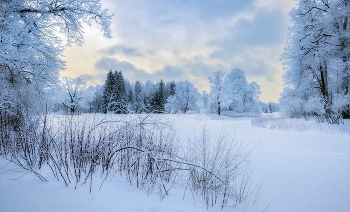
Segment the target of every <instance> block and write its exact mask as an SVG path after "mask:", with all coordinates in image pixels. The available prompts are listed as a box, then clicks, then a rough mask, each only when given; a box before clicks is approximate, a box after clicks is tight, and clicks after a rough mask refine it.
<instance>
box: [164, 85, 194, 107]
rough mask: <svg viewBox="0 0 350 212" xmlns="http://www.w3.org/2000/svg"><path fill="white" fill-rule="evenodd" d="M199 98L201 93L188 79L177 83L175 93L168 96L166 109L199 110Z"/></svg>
mask: <svg viewBox="0 0 350 212" xmlns="http://www.w3.org/2000/svg"><path fill="white" fill-rule="evenodd" d="M199 98H200V94H199V92H198V90H197V88H195V87H194V86H193V84H192V83H190V82H188V81H187V80H186V81H184V82H183V81H180V82H178V83H176V88H175V94H174V95H171V96H169V97H168V100H167V103H166V105H165V110H166V111H167V112H170V113H177V112H182V113H186V112H188V111H195V112H199V107H198V105H197V101H198V100H199Z"/></svg>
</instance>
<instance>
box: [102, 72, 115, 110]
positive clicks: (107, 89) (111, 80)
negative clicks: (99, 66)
mask: <svg viewBox="0 0 350 212" xmlns="http://www.w3.org/2000/svg"><path fill="white" fill-rule="evenodd" d="M114 84H115V77H114V74H113V72H112V70H110V71H109V73H108V74H107V79H106V82H105V85H104V91H103V96H102V99H103V100H102V101H103V103H102V112H103V113H107V112H108V111H111V109H112V108H111V103H112V102H113V91H114V86H115V85H114Z"/></svg>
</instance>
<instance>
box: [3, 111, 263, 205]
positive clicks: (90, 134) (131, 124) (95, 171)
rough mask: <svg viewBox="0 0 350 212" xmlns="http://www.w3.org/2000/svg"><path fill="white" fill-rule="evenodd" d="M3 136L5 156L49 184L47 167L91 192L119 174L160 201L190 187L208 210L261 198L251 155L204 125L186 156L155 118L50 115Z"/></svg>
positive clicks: (166, 126) (167, 126)
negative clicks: (97, 180)
mask: <svg viewBox="0 0 350 212" xmlns="http://www.w3.org/2000/svg"><path fill="white" fill-rule="evenodd" d="M0 131H1V134H0V139H1V140H0V155H1V156H2V157H3V158H5V159H7V160H9V161H11V162H13V163H15V164H16V165H18V166H20V167H22V168H23V169H25V170H27V171H29V172H32V173H34V174H35V175H36V176H37V177H38V178H39V179H41V180H42V181H46V176H44V175H42V174H41V170H42V169H43V168H44V167H45V168H49V169H50V170H51V172H52V174H53V176H54V177H55V178H56V179H57V180H59V181H60V180H62V181H63V182H64V183H65V184H66V185H67V186H68V185H69V184H74V185H75V188H77V186H78V185H83V184H89V186H90V191H91V190H92V185H93V176H100V177H102V178H103V179H104V180H106V179H109V178H111V177H114V176H115V175H116V174H118V175H124V176H125V177H126V179H127V180H128V181H129V182H130V183H131V184H135V185H136V186H138V187H142V188H144V189H145V191H146V192H147V193H150V192H153V191H157V192H158V193H159V194H160V196H161V198H164V196H165V195H168V194H169V193H168V192H169V189H170V188H172V186H173V185H174V184H175V183H183V184H185V185H188V186H190V188H191V190H192V192H193V193H196V194H197V195H200V196H201V197H202V198H203V200H204V201H205V202H206V204H207V206H208V207H209V206H213V205H214V204H217V203H218V204H220V205H221V207H226V206H236V205H237V204H238V203H242V202H249V201H253V199H254V198H253V193H254V191H256V188H255V189H251V188H250V184H251V173H250V172H249V171H247V170H245V166H244V163H245V161H246V157H247V156H248V155H249V152H247V153H245V152H244V151H245V148H244V146H243V144H242V143H236V142H232V140H229V139H228V138H227V135H226V134H225V133H221V134H219V135H218V137H215V139H214V141H215V142H214V141H212V140H211V136H210V131H209V130H207V129H206V128H203V130H202V131H201V133H200V135H199V136H198V137H195V138H194V140H192V141H191V142H190V145H189V148H188V150H185V152H179V148H178V147H177V146H176V142H175V139H174V138H175V131H174V130H172V127H171V124H170V123H164V122H160V121H159V120H158V119H157V118H154V117H151V116H149V115H128V116H127V115H123V116H121V115H107V116H105V117H104V119H102V120H98V119H97V118H96V117H95V118H94V120H88V118H87V117H85V116H79V115H76V116H73V115H70V116H52V115H44V116H42V117H39V119H38V120H35V121H33V120H31V119H28V120H26V122H25V124H24V125H23V126H21V128H20V130H16V131H15V130H11V129H9V128H8V129H7V128H2V129H1V130H0ZM213 142H214V143H213ZM100 186H102V185H100ZM256 192H258V191H256ZM255 195H257V193H256V194H255ZM248 200H249V201H248ZM254 201H256V198H255V199H254Z"/></svg>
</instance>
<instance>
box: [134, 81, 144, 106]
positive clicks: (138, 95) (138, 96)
mask: <svg viewBox="0 0 350 212" xmlns="http://www.w3.org/2000/svg"><path fill="white" fill-rule="evenodd" d="M134 90H135V112H136V113H142V112H143V110H144V103H143V95H142V87H141V83H140V82H139V81H136V82H135V89H134Z"/></svg>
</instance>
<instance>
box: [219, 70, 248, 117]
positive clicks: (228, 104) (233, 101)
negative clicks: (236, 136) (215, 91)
mask: <svg viewBox="0 0 350 212" xmlns="http://www.w3.org/2000/svg"><path fill="white" fill-rule="evenodd" d="M224 84H225V93H224V96H225V98H224V107H225V110H229V111H235V112H244V106H245V104H244V100H245V96H246V92H247V89H248V82H247V79H246V77H245V73H244V71H243V70H242V69H239V68H235V69H231V72H230V73H228V74H227V75H226V77H225V80H224Z"/></svg>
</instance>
